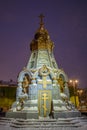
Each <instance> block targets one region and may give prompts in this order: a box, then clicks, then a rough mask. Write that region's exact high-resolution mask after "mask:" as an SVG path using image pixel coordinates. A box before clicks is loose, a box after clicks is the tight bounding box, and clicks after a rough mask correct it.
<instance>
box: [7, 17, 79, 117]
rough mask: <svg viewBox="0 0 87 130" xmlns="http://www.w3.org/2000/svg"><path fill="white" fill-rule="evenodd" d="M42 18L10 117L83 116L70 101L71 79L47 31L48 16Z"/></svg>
mask: <svg viewBox="0 0 87 130" xmlns="http://www.w3.org/2000/svg"><path fill="white" fill-rule="evenodd" d="M39 17H40V27H39V28H38V29H37V31H36V33H35V35H34V38H33V40H32V41H31V43H30V50H31V56H30V59H29V61H28V64H27V66H26V67H25V68H24V69H23V70H22V71H21V72H20V73H19V75H18V88H17V92H16V102H15V103H14V104H13V105H12V108H11V109H10V111H9V112H8V113H7V115H6V116H7V117H16V118H25V119H26V118H30V119H31V118H46V117H47V118H48V117H51V118H58V117H73V116H79V115H80V113H79V112H78V111H77V110H76V109H75V107H74V106H73V105H72V103H71V102H70V101H69V90H68V85H67V82H68V78H67V76H66V74H65V72H64V71H63V70H62V69H59V67H58V65H57V63H56V60H55V57H54V54H53V48H54V43H53V42H52V41H51V39H50V36H49V34H48V31H47V30H46V29H45V27H44V23H43V17H44V16H43V15H40V16H39Z"/></svg>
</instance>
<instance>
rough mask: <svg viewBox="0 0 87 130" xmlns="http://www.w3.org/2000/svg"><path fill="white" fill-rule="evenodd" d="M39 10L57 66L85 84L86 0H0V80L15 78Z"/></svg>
mask: <svg viewBox="0 0 87 130" xmlns="http://www.w3.org/2000/svg"><path fill="white" fill-rule="evenodd" d="M41 13H43V14H44V15H45V18H44V23H45V27H46V29H47V30H48V32H49V35H50V37H51V40H52V41H53V42H54V44H55V48H54V55H55V58H56V61H57V63H58V66H59V68H63V69H64V71H65V72H66V74H67V75H68V77H69V79H72V78H75V79H78V80H79V86H80V87H87V57H86V56H87V0H0V80H4V81H9V80H10V79H13V80H14V81H17V75H18V73H19V72H20V71H21V70H22V68H23V67H24V66H26V64H27V62H28V60H29V57H30V48H29V45H30V42H31V40H32V39H33V37H34V34H35V31H36V30H37V29H38V27H39V21H40V20H39V18H38V16H39V15H40V14H41Z"/></svg>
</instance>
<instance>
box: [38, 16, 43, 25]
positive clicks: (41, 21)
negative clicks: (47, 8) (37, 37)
mask: <svg viewBox="0 0 87 130" xmlns="http://www.w3.org/2000/svg"><path fill="white" fill-rule="evenodd" d="M39 18H40V25H43V24H44V23H43V18H44V15H43V14H40V16H39Z"/></svg>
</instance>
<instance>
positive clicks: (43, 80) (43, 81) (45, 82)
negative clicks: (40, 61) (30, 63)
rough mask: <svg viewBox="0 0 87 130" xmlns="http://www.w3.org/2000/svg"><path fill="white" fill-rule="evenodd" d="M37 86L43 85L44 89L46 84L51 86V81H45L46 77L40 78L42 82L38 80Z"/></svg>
mask: <svg viewBox="0 0 87 130" xmlns="http://www.w3.org/2000/svg"><path fill="white" fill-rule="evenodd" d="M38 83H39V84H43V88H46V86H47V84H51V80H49V81H48V80H47V78H46V76H43V77H42V80H38Z"/></svg>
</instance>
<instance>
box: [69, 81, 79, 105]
mask: <svg viewBox="0 0 87 130" xmlns="http://www.w3.org/2000/svg"><path fill="white" fill-rule="evenodd" d="M70 83H71V84H72V86H73V88H74V101H75V107H77V103H76V87H77V84H78V80H70Z"/></svg>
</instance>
